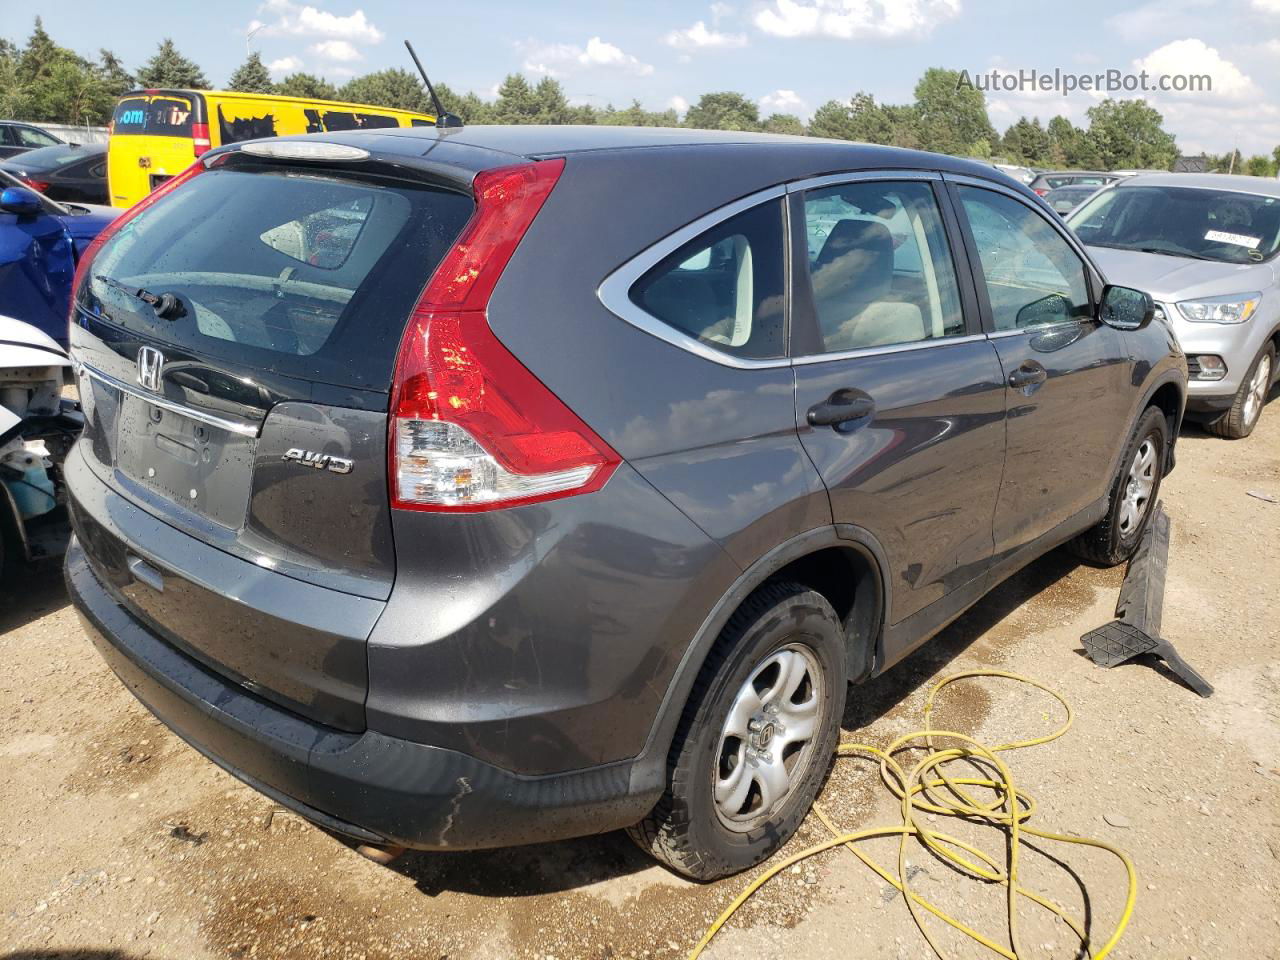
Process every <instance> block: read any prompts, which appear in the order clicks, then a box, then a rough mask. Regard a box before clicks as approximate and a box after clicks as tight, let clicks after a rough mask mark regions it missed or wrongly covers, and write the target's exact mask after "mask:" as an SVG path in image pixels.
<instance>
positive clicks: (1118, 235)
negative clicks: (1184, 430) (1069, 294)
mask: <svg viewBox="0 0 1280 960" xmlns="http://www.w3.org/2000/svg"><path fill="white" fill-rule="evenodd" d="M1067 223H1068V224H1069V225H1070V226H1071V228H1072V229H1073V230H1074V231H1075V232H1076V234H1077V235H1078V236H1079V237H1080V239H1081V240H1082V241H1084V243H1085V244H1086V245H1087V246H1088V247H1089V248H1090V253H1092V254H1093V256H1094V259H1095V260H1096V262H1097V263H1098V264H1099V266H1101V267H1102V269H1103V271H1104V272H1105V273H1106V276H1107V279H1108V280H1109V281H1110V282H1112V283H1120V284H1125V285H1128V286H1134V287H1138V288H1139V289H1142V290H1147V291H1149V292H1150V293H1151V295H1152V297H1153V298H1154V299H1155V301H1156V303H1157V313H1158V314H1159V313H1161V312H1162V313H1163V314H1164V316H1165V317H1166V318H1167V319H1168V320H1169V321H1170V323H1171V324H1172V326H1173V329H1174V331H1175V332H1176V333H1177V336H1178V340H1179V341H1180V342H1181V344H1182V348H1183V350H1185V351H1186V354H1187V363H1188V366H1189V367H1190V372H1191V382H1190V388H1189V391H1188V396H1187V417H1188V418H1190V419H1196V420H1200V421H1202V422H1204V424H1205V425H1206V426H1207V427H1208V429H1209V430H1210V431H1212V432H1213V433H1216V434H1217V435H1219V436H1222V437H1229V438H1231V439H1239V438H1241V437H1247V436H1248V435H1249V434H1250V433H1252V432H1253V428H1254V426H1255V425H1256V424H1257V422H1258V417H1259V415H1260V414H1261V413H1262V408H1263V405H1264V404H1265V403H1266V401H1267V395H1268V394H1269V393H1270V390H1271V386H1272V384H1273V383H1274V382H1275V380H1276V353H1277V351H1278V350H1280V268H1278V266H1277V258H1276V253H1277V252H1278V251H1280V183H1277V182H1276V181H1274V180H1264V179H1262V178H1260V177H1238V176H1226V175H1222V174H1190V173H1173V174H1167V173H1166V174H1148V175H1142V176H1136V177H1129V178H1127V179H1125V180H1121V181H1119V182H1117V183H1115V184H1112V185H1111V186H1110V187H1108V188H1106V189H1105V190H1101V191H1099V192H1098V193H1097V194H1096V195H1095V196H1094V197H1093V198H1092V199H1090V200H1089V201H1088V202H1087V203H1085V204H1083V205H1081V206H1080V207H1079V208H1078V209H1076V210H1075V211H1073V212H1072V213H1071V214H1070V216H1068V217H1067Z"/></svg>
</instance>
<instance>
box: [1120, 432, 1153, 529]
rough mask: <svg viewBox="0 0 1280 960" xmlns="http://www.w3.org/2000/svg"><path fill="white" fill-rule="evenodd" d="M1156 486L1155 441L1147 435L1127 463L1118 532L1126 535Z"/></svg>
mask: <svg viewBox="0 0 1280 960" xmlns="http://www.w3.org/2000/svg"><path fill="white" fill-rule="evenodd" d="M1155 486H1156V442H1155V440H1154V439H1153V438H1151V437H1148V438H1147V439H1145V440H1143V441H1142V444H1141V445H1140V446H1139V447H1138V449H1137V451H1136V452H1135V453H1134V455H1133V462H1132V463H1131V464H1130V465H1129V478H1128V480H1127V481H1126V482H1125V488H1124V499H1123V500H1121V502H1120V518H1119V520H1120V533H1121V535H1122V536H1128V535H1129V534H1130V533H1131V532H1133V530H1134V529H1135V528H1137V527H1138V525H1139V524H1141V523H1142V518H1143V517H1144V516H1145V515H1146V513H1147V507H1148V506H1149V505H1150V503H1151V492H1152V491H1153V490H1154V489H1155Z"/></svg>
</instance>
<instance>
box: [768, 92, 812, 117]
mask: <svg viewBox="0 0 1280 960" xmlns="http://www.w3.org/2000/svg"><path fill="white" fill-rule="evenodd" d="M760 110H761V112H762V113H764V114H766V115H767V114H770V113H794V114H796V115H803V114H804V113H806V112H807V111H808V105H807V104H806V103H805V102H804V101H803V100H801V99H800V96H799V95H798V94H797V93H796V92H795V91H794V90H775V91H773V93H767V94H765V95H764V96H763V97H761V98H760Z"/></svg>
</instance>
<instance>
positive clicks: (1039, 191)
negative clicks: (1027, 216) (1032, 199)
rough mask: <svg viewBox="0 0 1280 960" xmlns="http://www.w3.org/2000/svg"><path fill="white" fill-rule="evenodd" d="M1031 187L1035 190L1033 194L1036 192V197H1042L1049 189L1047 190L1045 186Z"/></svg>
mask: <svg viewBox="0 0 1280 960" xmlns="http://www.w3.org/2000/svg"><path fill="white" fill-rule="evenodd" d="M1032 189H1033V190H1035V194H1036V196H1037V197H1043V196H1044V195H1045V194H1046V193H1048V192H1049V191H1048V190H1047V189H1046V188H1044V187H1033V188H1032Z"/></svg>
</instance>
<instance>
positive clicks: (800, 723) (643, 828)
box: [628, 583, 847, 880]
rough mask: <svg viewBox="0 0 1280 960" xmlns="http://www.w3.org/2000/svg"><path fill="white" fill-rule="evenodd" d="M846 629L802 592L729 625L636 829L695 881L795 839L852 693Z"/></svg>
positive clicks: (786, 593) (784, 593) (749, 608)
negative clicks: (663, 784)
mask: <svg viewBox="0 0 1280 960" xmlns="http://www.w3.org/2000/svg"><path fill="white" fill-rule="evenodd" d="M845 661H846V652H845V642H844V629H843V627H842V625H841V623H840V618H839V617H838V616H837V615H836V612H835V611H834V610H833V609H832V608H831V604H830V603H828V602H827V600H826V598H825V597H823V596H822V595H821V594H819V593H815V592H814V591H812V590H810V589H808V588H807V587H805V586H803V585H801V584H796V583H773V584H766V585H765V586H763V587H761V588H760V589H759V590H757V591H756V592H755V593H754V594H752V595H751V597H749V598H748V599H747V600H746V601H745V602H744V603H743V605H742V606H741V607H740V608H739V609H738V611H737V612H736V613H735V614H734V615H733V617H732V619H730V621H729V623H728V624H727V625H726V627H725V629H724V631H723V632H722V633H721V635H720V637H719V639H718V640H717V641H716V646H715V648H714V649H713V650H712V652H711V653H710V655H709V656H708V658H707V662H706V663H705V664H704V665H703V668H702V671H701V673H700V674H699V676H698V680H697V682H696V683H695V685H694V689H693V693H692V694H691V696H690V699H689V703H688V704H687V705H686V707H685V711H684V715H683V716H682V717H681V720H680V726H679V729H678V730H677V732H676V737H675V741H674V743H673V744H672V747H671V754H670V757H669V759H668V764H667V789H666V792H665V793H664V794H663V796H662V798H661V799H660V800H659V801H658V805H657V806H656V807H655V808H654V810H653V811H652V813H650V814H649V816H648V817H646V818H645V819H644V820H642V821H641V822H640V823H639V824H637V825H636V826H634V827H632V828H630V830H629V831H628V832H629V833H630V835H631V837H632V839H633V840H635V841H636V843H637V844H639V845H640V846H641V847H642V848H643V849H645V850H647V851H649V852H650V853H652V854H653V855H654V856H655V857H657V858H658V859H659V860H661V861H662V862H663V863H665V864H667V865H668V866H670V867H671V868H672V869H674V870H676V871H678V872H680V873H682V874H684V875H686V876H688V877H692V878H693V879H695V880H714V879H716V878H717V877H723V876H727V875H729V874H732V873H737V872H738V871H740V870H745V869H746V868H748V867H750V866H752V865H753V864H756V863H759V862H760V861H761V860H763V859H765V858H766V857H768V856H769V855H770V854H772V853H773V852H774V851H776V850H777V849H778V848H779V847H781V846H782V845H783V844H784V843H786V842H787V840H789V839H790V838H791V836H792V834H794V833H795V831H796V828H797V827H798V826H799V825H800V822H801V820H803V819H804V816H805V814H807V813H808V811H809V808H810V807H811V806H812V805H813V801H814V798H815V797H817V795H818V791H819V789H820V788H821V787H822V783H823V780H824V779H825V777H826V774H827V771H828V770H829V769H830V767H831V761H832V757H833V754H834V751H835V744H836V740H837V738H838V734H839V723H840V717H841V715H842V714H843V712H844V699H845V691H846V687H847V681H846V663H845Z"/></svg>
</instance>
